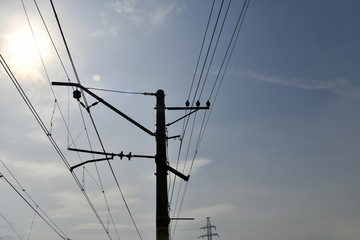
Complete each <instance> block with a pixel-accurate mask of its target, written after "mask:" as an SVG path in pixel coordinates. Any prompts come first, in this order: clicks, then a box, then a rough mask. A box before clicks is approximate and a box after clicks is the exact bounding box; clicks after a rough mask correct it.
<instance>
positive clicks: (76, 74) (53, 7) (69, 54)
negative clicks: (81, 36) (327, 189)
mask: <svg viewBox="0 0 360 240" xmlns="http://www.w3.org/2000/svg"><path fill="white" fill-rule="evenodd" d="M34 2H35V4H36V7H37V10H38V12H39V14H40V16H41V19H42V21H43V23H44V25H45V27H46V23H45V21H44V19H43V17H42V14H41V11H40V8H39V7H38V5H37V3H36V1H35V0H34ZM50 2H51V6H52V9H53V12H54V15H55V18H56V21H57V24H58V27H59V30H60V32H61V36H62V39H63V42H64V44H65V47H66V51H67V54H68V57H69V60H70V62H71V66H72V68H73V71H74V74H75V77H76V80H77V82H78V83H79V84H80V79H79V76H78V73H77V70H76V68H75V64H74V61H73V59H72V56H71V53H70V50H69V47H68V44H67V42H66V39H65V35H64V33H63V30H62V27H61V24H60V21H59V18H58V16H57V13H56V10H55V6H54V4H53V1H52V0H50ZM46 30H47V32H48V35H49V36H50V39H51V41H52V43H53V46H54V48H55V50H56V52H57V55H58V58H59V60H60V62H61V64H62V66H63V69H64V71H65V73H66V75H67V76H68V74H67V72H66V69H65V67H64V64H63V62H62V60H61V58H60V55H59V54H58V51H57V49H56V46H55V44H54V42H53V40H52V37H51V34H50V32H49V30H48V28H47V27H46ZM68 79H69V77H68ZM81 91H82V90H81ZM84 102H85V107H88V104H87V101H86V97H85V96H84ZM88 112H89V111H88ZM89 115H90V118H91V121H92V123H93V126H94V128H95V129H96V125H95V122H94V120H93V117H92V116H91V113H90V112H89ZM82 118H83V116H82ZM95 131H96V132H97V136H98V139H99V141H100V142H101V145H102V146H103V144H102V141H101V138H100V135H99V134H98V131H97V129H96V130H95ZM86 133H87V131H86ZM87 134H88V133H87ZM88 139H89V137H88ZM89 143H90V142H89ZM90 146H91V144H90ZM103 150H104V152H105V149H104V147H103ZM109 166H110V169H111V172H112V174H113V177H114V179H115V181H116V184H117V186H118V189H119V191H120V193H121V195H122V198H123V200H124V202H125V205H126V208H127V210H128V212H129V215H130V217H131V219H132V222H133V224H134V226H135V228H136V231H137V232H138V234H139V236H140V239H142V237H141V235H140V232H139V230H138V228H137V226H136V224H135V221H134V219H133V216H132V214H131V212H130V209H129V207H128V204H127V202H126V200H125V197H124V195H123V193H122V191H121V189H120V185H119V183H118V180H117V178H116V176H115V173H114V171H113V169H112V166H111V164H110V162H109ZM96 169H97V166H96ZM97 173H99V171H98V169H97ZM98 176H99V181H100V185H101V187H102V183H101V179H100V175H98ZM102 192H103V193H104V190H103V187H102ZM104 199H105V202H106V204H107V207H108V210H109V205H108V202H107V199H106V195H104ZM109 214H110V216H111V219H112V221H113V217H112V214H111V212H109ZM113 225H114V228H115V231H116V234H117V236H118V232H117V229H116V227H115V223H114V221H113ZM118 238H119V236H118Z"/></svg>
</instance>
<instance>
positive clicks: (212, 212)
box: [182, 203, 236, 219]
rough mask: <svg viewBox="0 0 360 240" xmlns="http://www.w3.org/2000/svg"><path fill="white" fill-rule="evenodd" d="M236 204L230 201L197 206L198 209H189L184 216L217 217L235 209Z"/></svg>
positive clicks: (197, 217)
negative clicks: (201, 206)
mask: <svg viewBox="0 0 360 240" xmlns="http://www.w3.org/2000/svg"><path fill="white" fill-rule="evenodd" d="M235 208H236V206H234V205H231V204H228V203H222V204H216V205H212V206H208V207H203V208H196V209H189V210H186V211H184V212H183V213H182V215H183V216H192V217H194V218H196V219H203V218H204V217H207V216H211V217H215V216H218V215H221V214H224V213H226V212H229V211H232V210H233V209H235Z"/></svg>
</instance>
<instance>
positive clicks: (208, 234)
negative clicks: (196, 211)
mask: <svg viewBox="0 0 360 240" xmlns="http://www.w3.org/2000/svg"><path fill="white" fill-rule="evenodd" d="M212 228H214V229H216V226H214V225H211V223H210V217H206V226H204V227H202V228H200V229H204V230H205V231H206V234H204V235H201V236H200V237H199V238H204V237H207V239H208V240H212V237H213V236H219V234H217V233H212V230H211V229H212Z"/></svg>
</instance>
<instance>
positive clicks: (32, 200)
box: [0, 159, 66, 235]
mask: <svg viewBox="0 0 360 240" xmlns="http://www.w3.org/2000/svg"><path fill="white" fill-rule="evenodd" d="M0 162H1V163H2V165H3V166H4V167H5V169H6V170H7V171H8V173H9V174H10V175H11V177H12V178H13V179H14V180H15V182H16V183H17V184H18V185H19V187H20V190H21V192H22V193H25V195H26V196H27V197H28V198H29V199H30V200H31V202H32V203H33V204H34V205H35V206H36V208H37V210H38V211H40V212H41V213H42V214H43V215H44V216H45V217H46V218H47V219H48V220H49V221H50V222H51V223H52V225H53V226H54V227H55V228H57V229H58V230H59V232H61V233H62V234H63V235H66V234H65V233H64V232H63V231H62V230H61V229H60V227H59V226H58V225H57V224H56V223H55V222H54V221H53V220H52V219H51V218H50V217H49V216H48V215H47V214H46V213H45V211H44V210H43V209H42V208H41V207H40V206H39V205H38V204H37V203H36V202H35V200H34V199H33V198H32V197H31V196H30V194H29V193H28V192H27V191H26V190H25V188H24V187H23V186H22V185H21V183H20V182H19V180H18V179H17V178H16V177H15V175H14V174H13V173H12V171H10V169H9V168H8V167H7V166H6V164H5V163H4V161H3V160H2V159H0ZM14 187H15V186H14Z"/></svg>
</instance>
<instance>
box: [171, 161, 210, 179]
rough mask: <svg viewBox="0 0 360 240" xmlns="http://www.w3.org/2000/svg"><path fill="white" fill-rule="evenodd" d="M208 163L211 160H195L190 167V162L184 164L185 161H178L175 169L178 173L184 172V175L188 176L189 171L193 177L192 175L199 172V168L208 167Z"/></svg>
mask: <svg viewBox="0 0 360 240" xmlns="http://www.w3.org/2000/svg"><path fill="white" fill-rule="evenodd" d="M209 163H211V160H210V159H207V158H198V159H195V161H194V164H193V165H191V162H190V161H186V162H185V161H180V162H179V165H178V167H177V169H178V170H179V171H180V172H184V173H186V174H188V173H189V172H190V171H191V174H192V175H193V174H195V173H197V172H199V170H200V168H202V167H204V166H206V165H208V164H209Z"/></svg>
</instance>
